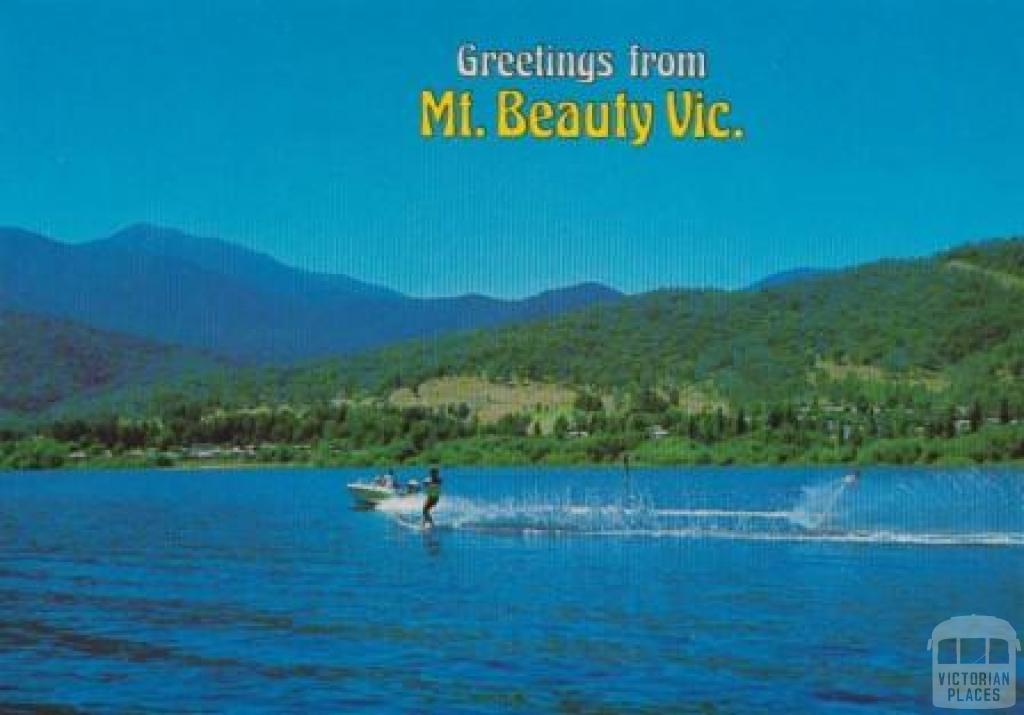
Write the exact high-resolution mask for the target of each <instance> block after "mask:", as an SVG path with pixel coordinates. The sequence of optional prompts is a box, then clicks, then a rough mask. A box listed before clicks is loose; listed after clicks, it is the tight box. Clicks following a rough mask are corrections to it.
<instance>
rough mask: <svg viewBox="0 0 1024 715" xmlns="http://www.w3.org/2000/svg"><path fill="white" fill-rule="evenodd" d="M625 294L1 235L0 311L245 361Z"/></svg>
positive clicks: (290, 357) (134, 238) (379, 341)
mask: <svg viewBox="0 0 1024 715" xmlns="http://www.w3.org/2000/svg"><path fill="white" fill-rule="evenodd" d="M621 297H622V295H621V294H620V293H618V292H617V291H614V290H612V289H610V288H607V287H605V286H602V285H599V284H596V283H586V284H581V285H575V286H570V287H567V288H564V289H560V290H553V291H549V292H546V293H542V294H539V295H536V296H533V297H530V298H526V299H523V300H500V299H495V298H488V297H485V296H480V295H466V296H460V297H453V298H413V297H408V296H405V295H402V294H400V293H398V292H396V291H393V290H390V289H387V288H383V287H380V286H375V285H371V284H368V283H364V282H361V281H358V280H355V279H353V278H349V277H347V276H343V275H328V274H322V273H313V272H309V271H303V270H300V269H297V268H292V267H289V266H286V265H284V264H282V263H280V262H278V261H277V260H275V259H273V258H271V257H269V256H266V255H263V254H260V253H257V252H255V251H251V250H248V249H246V248H243V247H241V246H238V245H235V244H231V243H228V242H225V241H222V240H219V239H215V238H200V237H195V236H190V235H187V234H184V233H182V232H180V231H175V230H173V229H165V228H160V227H156V226H151V225H147V224H138V225H134V226H130V227H128V228H126V229H124V230H122V231H119V232H118V233H116V234H114V235H112V236H110V237H108V238H104V239H100V240H96V241H92V242H88V243H81V244H67V243H61V242H57V241H54V240H51V239H48V238H46V237H43V236H40V235H38V234H34V233H31V232H28V231H24V230H21V229H16V228H7V229H0V310H7V311H16V312H18V313H21V314H35V315H41V316H47V317H50V318H59V319H62V320H70V321H75V322H77V323H81V324H83V325H84V326H88V327H91V328H95V329H99V330H105V331H113V332H117V333H125V334H129V335H133V336H136V337H138V338H143V339H146V340H151V341H156V342H160V343H167V344H174V345H179V346H183V347H187V348H192V349H195V350H202V351H206V352H209V353H211V354H215V355H218V356H221V357H224V358H227V359H230V360H234V361H237V362H241V363H247V364H265V363H287V362H291V361H297V360H303V359H309V358H314V357H324V356H330V355H339V354H348V353H352V352H355V351H359V350H366V349H369V348H373V347H378V346H381V345H384V344H388V343H392V342H395V341H398V340H403V339H408V338H414V337H421V336H431V335H438V334H441V333H446V332H450V331H454V330H465V329H470V328H483V327H493V326H497V325H501V324H504V323H509V322H516V321H523V320H531V319H534V318H539V317H545V316H552V315H555V314H558V313H561V312H565V311H568V310H574V309H577V308H580V307H584V306H587V305H591V304H594V303H599V302H614V301H617V300H619V299H620V298H621Z"/></svg>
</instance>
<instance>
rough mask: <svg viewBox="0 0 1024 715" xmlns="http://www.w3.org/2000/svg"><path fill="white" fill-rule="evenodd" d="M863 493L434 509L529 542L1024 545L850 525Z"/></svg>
mask: <svg viewBox="0 0 1024 715" xmlns="http://www.w3.org/2000/svg"><path fill="white" fill-rule="evenodd" d="M857 488H858V487H855V486H852V485H850V484H848V483H846V482H845V481H844V480H842V479H835V480H831V481H828V482H824V483H819V484H812V485H807V486H805V487H803V488H802V490H801V492H800V495H799V497H798V498H797V500H796V502H795V503H794V504H793V506H792V507H790V508H789V509H775V510H773V509H763V510H759V509H747V508H742V509H740V508H738V509H732V508H706V507H700V508H697V507H694V508H688V507H686V506H679V507H671V508H668V507H666V508H659V507H658V506H656V505H655V504H654V502H653V501H652V500H651V499H650V497H649V496H647V495H645V494H643V493H640V492H633V493H630V494H626V495H624V496H623V497H621V498H619V499H613V500H608V499H607V498H605V499H601V498H600V497H597V496H591V497H587V498H583V499H580V498H578V497H574V496H573V495H571V494H567V495H566V496H564V497H562V498H550V497H547V498H541V497H540V496H539V495H538V496H535V497H534V498H528V499H503V500H498V501H480V500H474V499H467V498H463V497H457V496H454V497H453V496H445V497H444V498H443V499H442V500H441V503H440V504H439V505H438V507H437V508H436V509H435V510H434V520H435V523H436V525H437V527H438V528H440V529H442V530H461V531H473V532H481V533H493V534H509V535H523V536H531V535H533V536H537V535H541V536H542V535H550V536H557V535H570V536H571V535H575V536H587V537H606V538H613V537H614V538H652V539H731V540H738V541H764V542H821V543H850V544H892V545H908V546H993V547H996V546H1001V547H1022V546H1024V531H1016V530H1011V531H1004V530H977V531H953V530H949V531H947V530H930V529H921V528H901V527H899V526H893V525H890V524H885V523H874V524H872V523H867V524H862V523H856V522H857V521H858V520H856V519H851V518H850V514H848V513H847V512H848V511H850V496H849V492H851V491H853V490H855V489H857ZM422 504H423V501H422V497H420V496H417V495H412V496H408V497H399V498H395V499H392V500H389V501H387V502H384V503H382V504H380V505H378V507H377V510H378V511H380V512H383V513H385V514H387V515H389V516H390V517H392V518H393V519H394V521H395V522H396V523H398V524H400V525H402V526H406V527H416V528H418V527H419V525H420V510H421V508H422Z"/></svg>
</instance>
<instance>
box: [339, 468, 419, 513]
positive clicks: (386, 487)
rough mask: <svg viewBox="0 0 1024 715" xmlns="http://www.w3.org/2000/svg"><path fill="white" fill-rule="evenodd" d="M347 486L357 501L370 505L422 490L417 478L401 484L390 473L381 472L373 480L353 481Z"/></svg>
mask: <svg viewBox="0 0 1024 715" xmlns="http://www.w3.org/2000/svg"><path fill="white" fill-rule="evenodd" d="M346 486H347V487H348V491H349V494H351V495H352V498H353V499H355V500H356V503H358V504H362V505H368V506H374V505H376V504H380V503H381V502H382V501H386V500H388V499H394V498H395V497H402V496H408V495H409V494H417V493H419V491H420V484H419V482H417V481H416V480H415V479H411V480H409V481H408V482H406V483H405V484H401V483H399V482H398V480H397V479H395V477H394V475H392V474H390V473H389V474H380V475H378V476H376V477H374V478H373V480H372V481H368V482H362V481H361V482H351V483H350V484H348V485H346Z"/></svg>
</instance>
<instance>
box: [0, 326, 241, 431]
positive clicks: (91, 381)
mask: <svg viewBox="0 0 1024 715" xmlns="http://www.w3.org/2000/svg"><path fill="white" fill-rule="evenodd" d="M221 364H222V363H220V362H218V361H215V360H213V359H211V358H208V357H205V356H202V355H200V354H198V353H195V352H190V351H186V350H183V349H179V348H176V347H172V346H168V345H163V344H160V343H154V342H151V341H148V340H141V339H139V338H134V337H131V336H127V335H122V334H119V333H112V332H107V331H101V330H94V329H92V328H88V327H85V326H82V325H79V324H77V323H73V322H70V321H67V320H58V319H53V318H48V317H45V316H40V315H31V314H26V313H17V312H10V311H5V312H0V385H2V389H0V412H3V413H6V414H7V415H8V416H9V417H15V416H22V417H25V416H30V415H40V414H43V415H45V414H48V413H49V412H51V411H52V410H54V409H55V408H57V409H68V408H71V407H72V406H73V405H75V404H82V405H90V404H92V403H93V401H95V400H102V399H110V398H111V397H112V395H114V394H117V393H118V392H119V391H123V390H135V391H142V392H145V391H147V390H148V389H149V388H151V387H153V386H154V385H157V384H161V383H164V382H167V381H169V380H177V379H179V378H180V376H181V375H183V374H185V373H189V372H195V373H204V374H205V373H208V372H209V371H211V370H214V369H216V368H218V367H219V366H220V365H221Z"/></svg>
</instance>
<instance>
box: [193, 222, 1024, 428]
mask: <svg viewBox="0 0 1024 715" xmlns="http://www.w3.org/2000/svg"><path fill="white" fill-rule="evenodd" d="M1022 253H1024V241H1022V240H1020V239H1016V240H1008V241H1001V242H989V243H985V244H978V245H973V246H968V247H964V248H961V249H957V250H955V251H950V252H947V253H943V254H940V255H938V256H935V257H933V258H927V259H915V260H889V261H881V262H876V263H870V264H866V265H863V266H859V267H855V268H851V269H847V270H842V271H835V272H827V274H820V275H815V276H813V277H811V278H809V279H807V280H802V281H795V282H787V283H784V284H783V285H780V286H777V287H769V288H765V289H762V290H759V291H738V292H724V291H687V290H670V291H659V292H656V293H650V294H646V295H642V296H636V297H631V298H628V299H625V300H623V301H621V302H618V303H615V304H607V305H597V306H592V307H589V308H586V309H583V310H578V311H574V312H572V313H568V314H564V316H560V317H557V318H555V319H552V320H545V321H538V322H532V323H529V324H525V325H518V326H513V327H505V328H500V329H497V330H487V331H483V330H481V331H473V332H467V333H459V334H455V335H450V336H445V337H441V338H438V339H434V340H417V341H413V342H406V343H400V344H397V345H393V346H390V347H387V348H384V349H380V350H375V351H372V352H368V353H365V354H361V355H357V356H354V358H351V359H346V360H336V361H326V362H321V363H317V364H314V365H311V366H307V367H302V368H294V369H286V370H268V371H250V372H246V373H244V374H242V375H238V374H232V375H230V376H229V377H225V378H223V379H220V380H211V381H209V382H208V384H205V385H195V384H194V385H193V386H191V387H190V388H189V390H191V391H193V392H194V393H196V394H202V395H203V397H202V398H203V399H209V401H212V402H214V403H222V404H234V405H242V404H252V403H254V402H284V403H291V404H303V403H311V402H327V401H330V399H333V398H335V397H336V396H337V395H338V394H340V393H352V392H353V391H357V390H358V391H362V390H371V391H374V392H376V393H378V394H382V395H383V394H388V393H390V392H391V391H392V390H394V389H395V388H398V387H402V386H407V387H414V388H415V387H416V386H418V385H419V384H421V383H422V382H424V381H425V380H427V379H430V378H432V377H438V376H444V375H447V376H467V375H469V376H475V377H482V378H485V379H486V380H489V381H493V382H509V381H513V382H514V381H523V380H526V381H532V382H551V383H559V384H562V385H567V386H570V387H577V388H581V389H588V390H593V391H594V392H596V393H599V394H605V395H607V394H610V393H612V392H618V393H634V394H635V393H639V392H640V391H642V390H643V389H646V388H654V389H658V390H662V391H663V392H665V391H672V390H675V389H682V390H686V389H698V390H700V391H701V392H702V393H703V394H707V395H710V396H712V397H714V398H715V399H718V401H721V402H722V403H725V404H727V405H731V406H742V405H756V404H762V405H763V404H766V403H781V402H790V403H800V402H804V403H809V402H812V401H816V399H817V401H822V402H834V403H838V402H851V401H855V399H865V398H866V399H869V401H871V402H881V401H890V402H892V401H894V399H896V401H898V402H901V403H908V402H910V401H918V402H919V403H920V402H922V401H925V402H928V401H933V399H941V401H942V402H946V403H951V402H954V403H957V404H962V405H963V404H970V403H971V402H973V401H976V399H979V401H982V402H984V403H985V404H987V405H994V404H996V403H997V402H1002V401H1006V399H1010V401H1012V402H1014V403H1015V404H1016V405H1019V406H1021V408H1022V409H1024V387H1022V382H1024V380H1022V379H1021V378H1022V377H1024V285H1021V283H1019V281H1018V278H1017V276H1018V275H1019V274H1020V270H1021V268H1020V265H1021V263H1020V262H1019V257H1020V256H1021V255H1022ZM1014 261H1018V262H1014Z"/></svg>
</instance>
